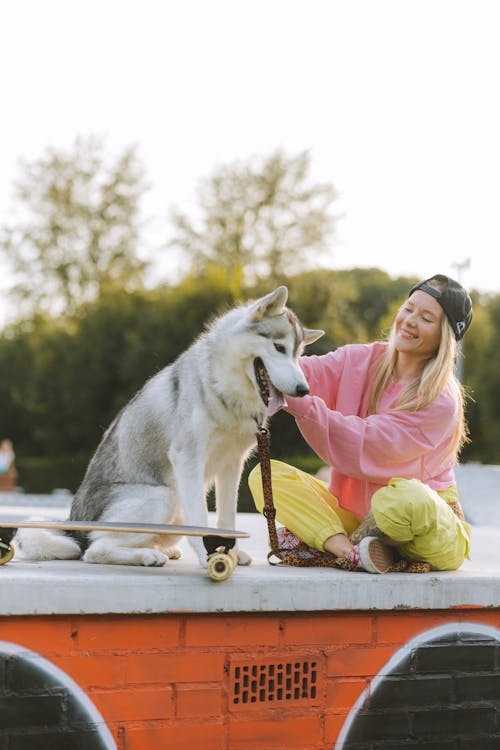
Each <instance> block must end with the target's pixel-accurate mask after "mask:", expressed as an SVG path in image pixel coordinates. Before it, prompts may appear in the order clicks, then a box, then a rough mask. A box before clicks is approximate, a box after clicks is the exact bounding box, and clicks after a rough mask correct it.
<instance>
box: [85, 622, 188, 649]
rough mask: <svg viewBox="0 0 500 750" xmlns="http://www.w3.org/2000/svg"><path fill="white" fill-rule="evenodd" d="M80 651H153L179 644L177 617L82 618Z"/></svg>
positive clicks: (179, 629)
mask: <svg viewBox="0 0 500 750" xmlns="http://www.w3.org/2000/svg"><path fill="white" fill-rule="evenodd" d="M77 627H78V648H79V649H81V650H82V651H89V652H97V651H111V652H116V651H152V650H161V649H166V648H175V647H178V646H179V643H180V632H181V618H180V617H177V616H172V617H166V616H163V615H158V616H138V615H137V616H132V615H127V616H126V617H124V616H116V617H115V616H113V617H82V618H80V619H79V620H78V623H77Z"/></svg>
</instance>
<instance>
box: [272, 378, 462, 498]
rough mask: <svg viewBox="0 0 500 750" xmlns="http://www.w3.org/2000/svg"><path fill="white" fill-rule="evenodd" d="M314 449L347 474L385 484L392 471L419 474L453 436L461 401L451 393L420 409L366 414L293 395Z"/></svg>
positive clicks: (294, 407) (304, 432)
mask: <svg viewBox="0 0 500 750" xmlns="http://www.w3.org/2000/svg"><path fill="white" fill-rule="evenodd" d="M287 411H289V412H290V413H291V414H293V416H295V418H296V421H297V424H298V426H299V429H300V431H301V433H302V435H303V436H304V438H305V440H306V441H307V442H308V443H309V445H310V446H311V448H313V450H314V451H315V452H316V453H317V454H318V455H319V456H320V457H321V458H322V459H323V461H325V462H326V463H327V464H329V465H330V466H333V467H334V468H335V469H337V470H338V471H340V472H342V473H343V474H345V475H347V476H351V477H355V478H358V479H365V480H367V481H370V482H375V483H380V484H382V483H384V482H387V481H389V479H391V478H392V477H394V476H401V477H406V478H411V477H420V476H421V475H422V463H423V461H424V458H425V457H426V456H427V455H428V454H429V452H431V451H433V450H434V449H436V448H438V447H440V446H442V444H443V443H445V442H447V441H449V442H450V445H451V439H452V435H453V433H454V428H455V424H456V419H457V404H456V402H455V400H454V399H453V397H452V395H451V394H449V393H444V394H441V396H439V397H438V398H437V399H436V400H435V401H433V402H432V403H431V404H428V405H427V406H426V407H425V408H423V409H420V410H418V411H388V412H384V413H382V414H373V415H370V416H368V417H358V416H355V415H344V414H341V413H340V412H338V411H335V410H334V409H330V408H329V407H328V406H327V405H326V404H325V402H324V400H323V399H322V398H320V397H318V396H305V397H304V398H303V399H300V400H299V399H290V403H289V404H288V407H287Z"/></svg>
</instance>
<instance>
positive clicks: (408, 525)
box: [372, 478, 444, 542]
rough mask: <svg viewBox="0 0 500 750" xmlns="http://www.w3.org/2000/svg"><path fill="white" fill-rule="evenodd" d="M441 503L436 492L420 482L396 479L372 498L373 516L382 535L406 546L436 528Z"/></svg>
mask: <svg viewBox="0 0 500 750" xmlns="http://www.w3.org/2000/svg"><path fill="white" fill-rule="evenodd" d="M441 502H444V501H443V500H442V499H441V498H440V497H439V495H438V494H437V492H436V491H435V490H433V489H431V488H430V487H428V486H427V485H426V484H424V483H423V482H421V481H420V480H418V479H401V478H394V479H391V481H390V482H389V484H388V485H387V486H386V487H381V488H380V489H379V490H377V492H375V494H374V495H373V498H372V512H373V515H374V517H375V522H376V524H377V526H378V527H379V528H380V530H381V531H383V532H384V533H385V534H387V535H388V536H390V537H391V538H393V539H395V540H396V541H400V542H407V541H410V540H411V539H412V538H413V537H414V536H415V535H421V534H425V533H426V532H427V531H428V530H429V529H430V528H431V527H432V526H433V525H435V523H436V515H437V506H438V504H439V503H441Z"/></svg>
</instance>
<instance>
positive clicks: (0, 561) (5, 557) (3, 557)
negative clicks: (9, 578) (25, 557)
mask: <svg viewBox="0 0 500 750" xmlns="http://www.w3.org/2000/svg"><path fill="white" fill-rule="evenodd" d="M13 557H14V547H11V545H10V544H6V543H5V542H0V565H5V563H8V562H10V561H11V560H12V558H13Z"/></svg>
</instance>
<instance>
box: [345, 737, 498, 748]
mask: <svg viewBox="0 0 500 750" xmlns="http://www.w3.org/2000/svg"><path fill="white" fill-rule="evenodd" d="M372 749H373V750H402V747H401V743H400V741H399V740H397V741H396V742H394V743H393V742H387V741H386V740H384V742H383V743H381V744H379V743H378V742H376V743H375V744H374V745H370V750H372ZM461 749H462V745H459V744H458V740H445V739H439V740H431V741H430V742H424V741H423V740H417V741H416V742H411V741H408V740H407V741H406V742H405V744H404V750H461ZM345 750H349V748H346V749H345ZM474 750H485V748H483V746H482V745H481V746H479V745H476V746H475V747H474ZM496 750H498V748H496Z"/></svg>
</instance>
